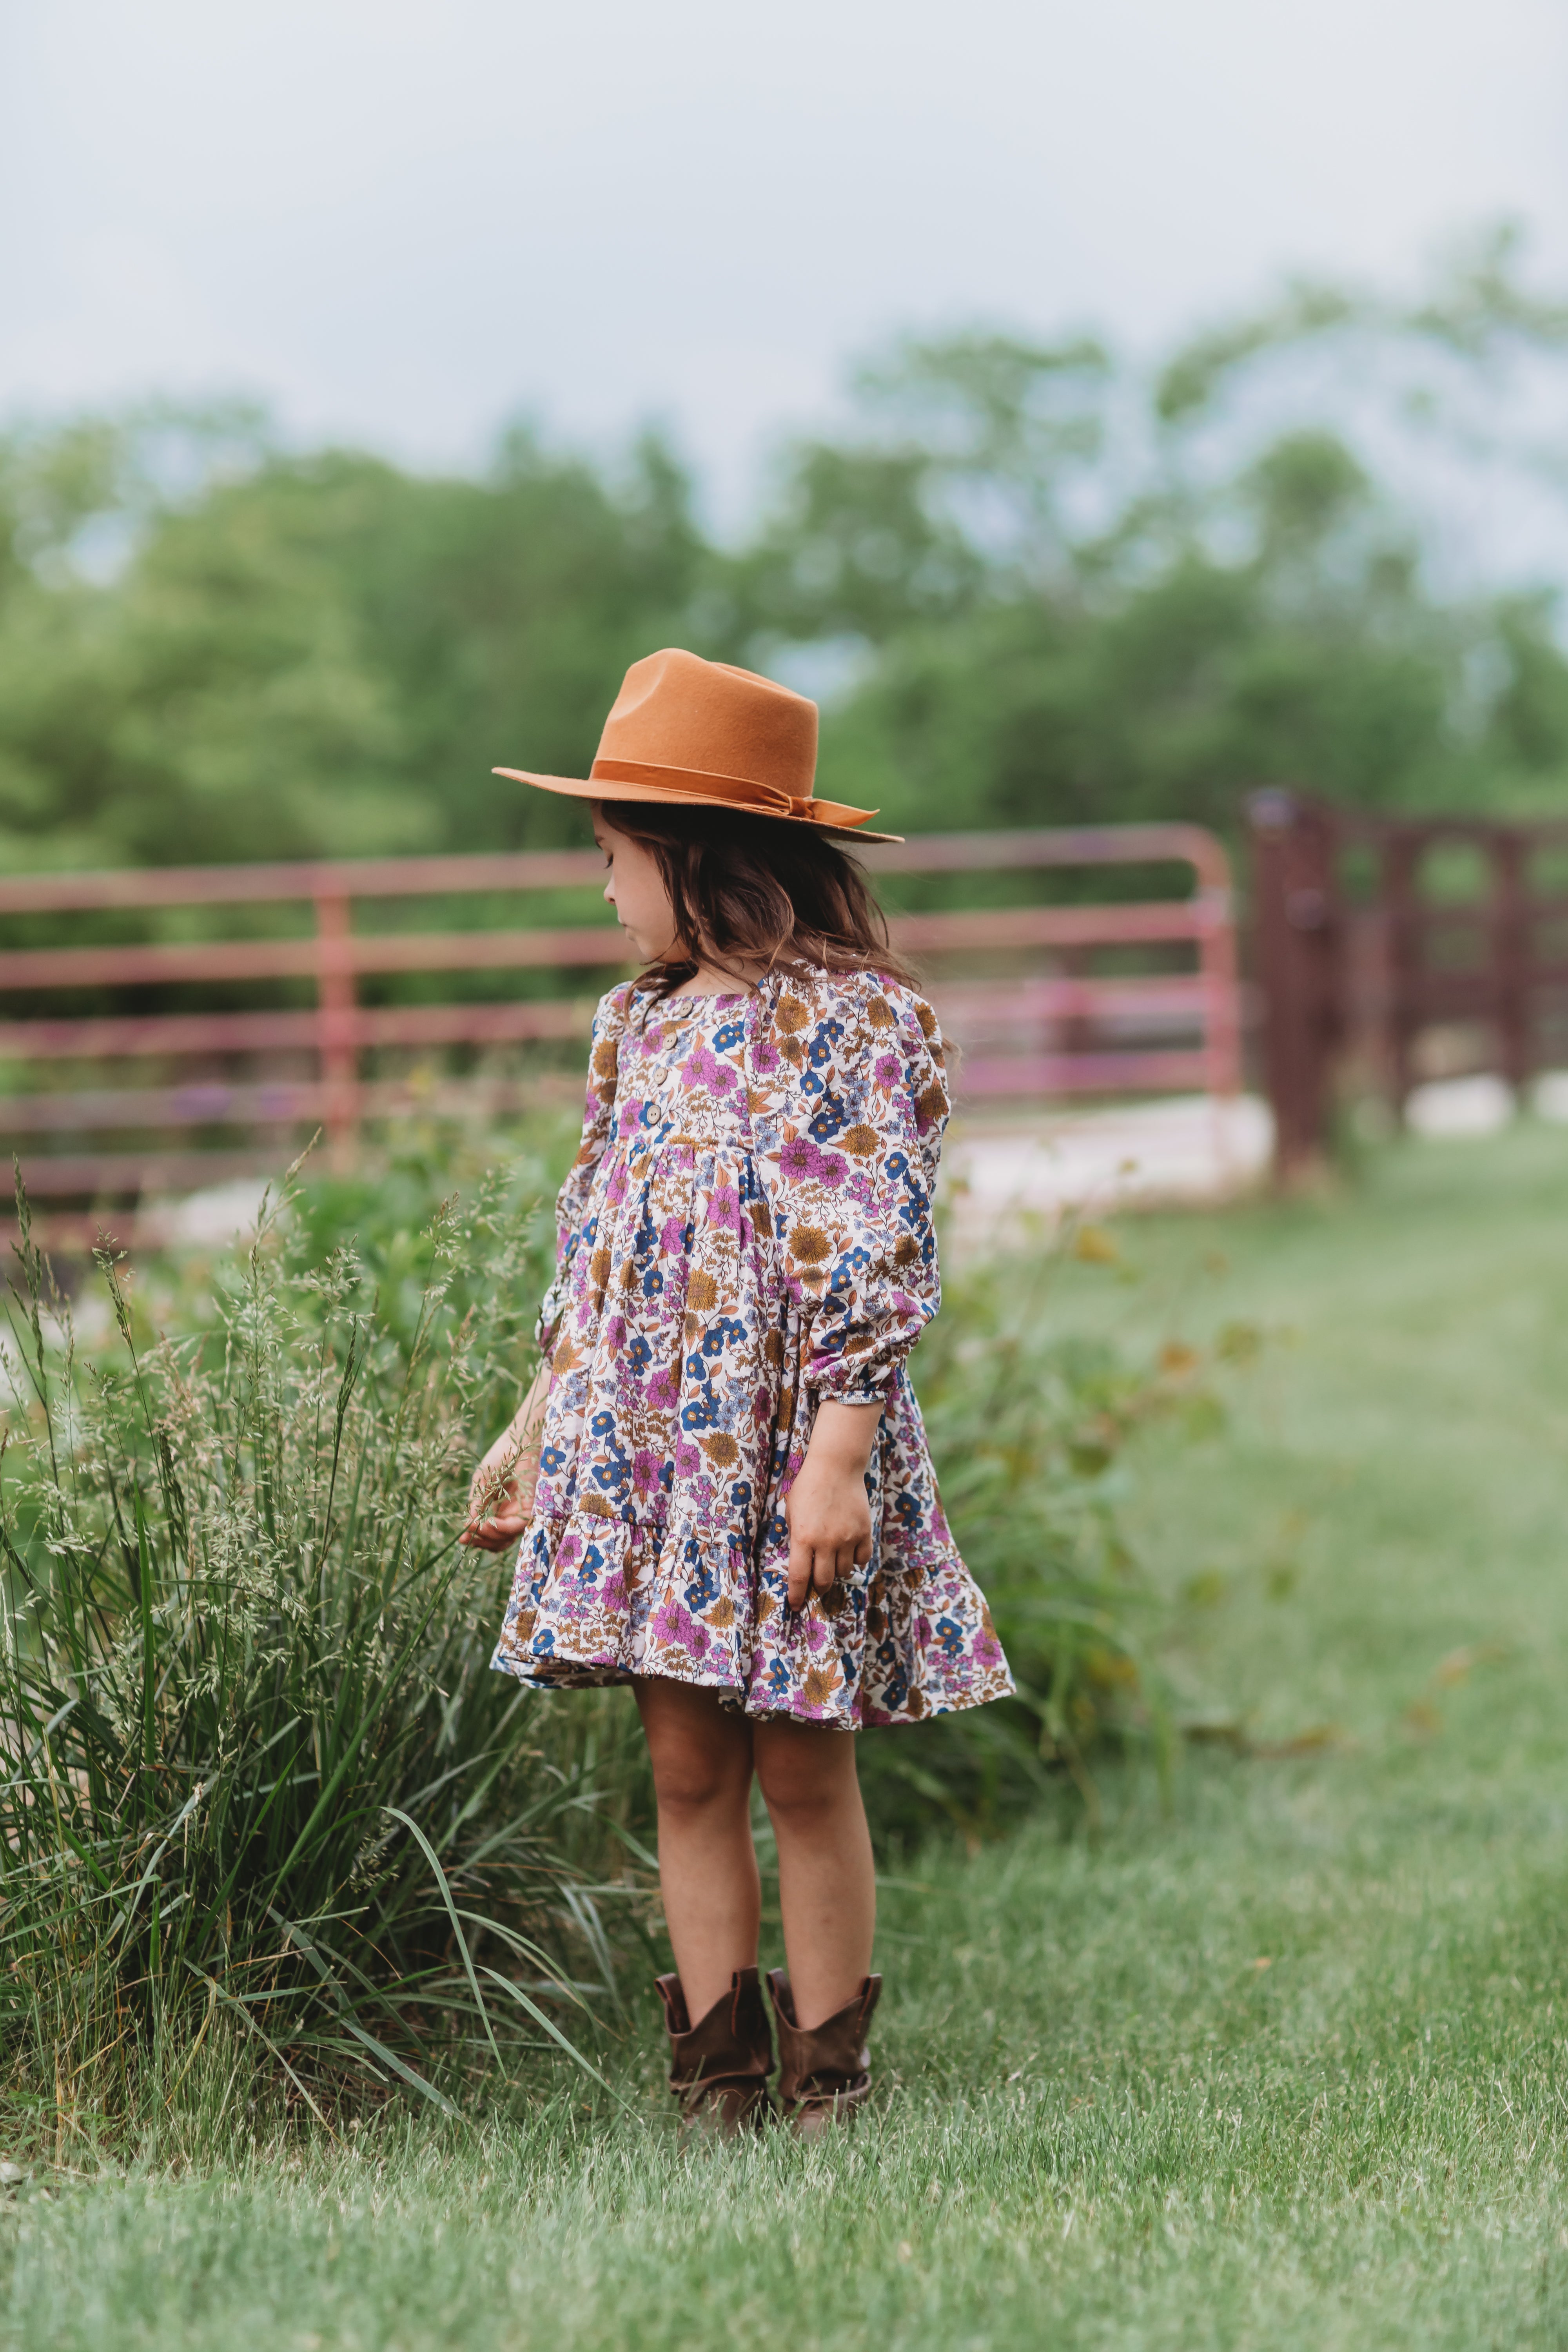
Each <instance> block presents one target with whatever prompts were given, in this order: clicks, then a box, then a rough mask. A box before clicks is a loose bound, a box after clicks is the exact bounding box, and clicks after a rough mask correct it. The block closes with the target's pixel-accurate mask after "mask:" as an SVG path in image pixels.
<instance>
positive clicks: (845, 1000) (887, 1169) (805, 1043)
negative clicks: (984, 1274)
mask: <svg viewBox="0 0 1568 2352" xmlns="http://www.w3.org/2000/svg"><path fill="white" fill-rule="evenodd" d="M814 980H815V984H814V985H806V986H801V985H798V984H794V985H792V986H791V987H789V988H787V989H786V990H785V992H784V993H783V994H782V995H781V997H780V999H779V1003H778V1006H777V1010H776V1013H775V1023H774V1039H775V1043H776V1045H777V1048H778V1051H779V1052H780V1054H781V1055H782V1056H783V1057H784V1061H785V1062H786V1063H787V1064H788V1065H789V1066H790V1067H791V1070H792V1073H793V1083H792V1084H791V1085H790V1086H789V1087H788V1097H789V1099H788V1100H787V1101H786V1103H785V1104H784V1118H782V1120H781V1122H780V1124H779V1128H778V1131H777V1139H776V1145H775V1148H774V1149H773V1150H772V1151H770V1152H769V1153H767V1154H766V1155H765V1158H764V1160H763V1174H764V1181H765V1184H766V1189H767V1191H768V1193H769V1205H770V1211H771V1215H772V1222H773V1232H774V1234H775V1236H776V1240H777V1244H778V1245H779V1247H780V1250H781V1253H782V1256H783V1263H784V1277H785V1281H786V1283H787V1286H788V1287H789V1290H790V1292H791V1294H792V1296H793V1297H795V1299H796V1300H797V1301H798V1302H799V1305H800V1307H801V1310H802V1319H803V1325H804V1327H805V1328H804V1336H805V1362H804V1382H805V1388H806V1390H807V1391H809V1392H813V1393H815V1394H816V1396H817V1397H818V1398H819V1399H821V1398H824V1397H830V1398H834V1399H837V1401H838V1402H843V1403H846V1404H858V1403H875V1402H878V1401H879V1400H880V1399H881V1398H882V1397H883V1396H884V1395H885V1393H886V1391H887V1390H888V1389H889V1385H890V1383H891V1382H892V1381H894V1380H895V1379H896V1378H897V1376H898V1374H899V1373H900V1370H901V1369H902V1367H903V1364H904V1362H905V1360H906V1359H907V1358H908V1356H909V1354H910V1349H912V1348H913V1347H914V1345H915V1342H916V1340H917V1339H919V1338H920V1335H921V1332H922V1331H923V1330H924V1328H925V1327H926V1325H927V1324H928V1323H929V1322H930V1321H931V1318H932V1317H933V1316H934V1315H935V1314H936V1311H937V1308H938V1307H939V1306H940V1304H941V1298H942V1291H941V1281H940V1276H939V1274H938V1268H937V1251H936V1234H935V1231H934V1228H933V1226H932V1222H931V1206H932V1196H933V1193H934V1192H935V1189H936V1175H937V1167H938V1162H939V1160H940V1156H941V1150H942V1130H943V1129H944V1128H945V1126H946V1124H947V1117H948V1091H947V1082H946V1077H945V1074H944V1067H943V1065H944V1060H945V1055H944V1052H943V1047H942V1034H941V1031H940V1029H939V1027H938V1024H937V1018H936V1015H935V1013H933V1012H932V1011H931V1007H930V1005H929V1004H926V1003H923V1002H922V1000H921V998H920V997H918V996H917V995H916V994H915V993H914V992H913V991H912V990H910V989H908V988H905V987H902V986H900V984H899V983H897V982H890V981H884V980H882V979H880V978H879V977H878V976H877V975H876V974H874V973H863V972H856V973H849V974H837V975H828V974H826V973H824V974H820V975H815V976H814Z"/></svg>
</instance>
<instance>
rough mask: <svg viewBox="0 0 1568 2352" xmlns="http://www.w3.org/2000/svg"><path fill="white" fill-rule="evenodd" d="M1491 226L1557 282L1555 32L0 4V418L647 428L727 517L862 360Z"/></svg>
mask: <svg viewBox="0 0 1568 2352" xmlns="http://www.w3.org/2000/svg"><path fill="white" fill-rule="evenodd" d="M1502 214H1510V215H1518V216H1521V217H1522V218H1523V219H1524V220H1526V221H1527V222H1528V223H1529V224H1530V225H1531V227H1532V229H1533V231H1534V243H1533V247H1532V252H1533V257H1534V259H1533V266H1534V268H1536V270H1537V271H1539V272H1540V273H1541V274H1542V275H1543V276H1550V275H1552V274H1555V275H1556V277H1557V278H1559V279H1560V280H1561V281H1564V282H1568V5H1565V0H1087V5H1086V0H792V4H791V5H788V6H787V7H781V6H777V5H773V6H770V7H767V8H765V9H764V8H762V7H759V6H755V5H747V0H658V5H654V0H555V5H552V6H550V7H548V8H546V7H544V6H542V5H537V0H441V5H438V6H437V5H407V0H266V5H260V0H251V5H237V0H137V5H134V6H132V5H127V0H46V5H34V6H27V5H26V0H8V5H0V223H3V226H0V237H3V238H4V243H3V245H0V413H5V412H15V411H16V410H18V409H21V408H27V409H31V410H35V411H36V410H37V409H39V408H44V409H50V410H53V409H58V408H61V407H64V406H68V405H77V404H84V403H92V402H100V401H104V400H110V399H119V398H121V397H123V396H125V395H127V394H137V393H140V392H144V391H148V390H152V389H159V390H168V391H177V392H182V393H185V392H194V391H212V390H234V389H244V390H251V391H257V392H259V393H260V394H263V395H265V396H266V397H268V399H269V400H271V401H272V402H273V403H274V404H276V406H277V408H278V409H279V413H280V415H282V417H283V418H284V420H285V422H286V424H287V425H288V426H289V428H290V429H291V430H293V431H296V432H298V433H300V434H302V435H309V436H317V435H321V434H332V435H337V436H353V437H355V438H359V439H363V440H366V441H369V442H371V443H373V444H374V445H377V446H382V447H384V448H386V449H388V450H390V451H392V452H394V453H396V454H398V455H401V456H403V457H405V458H412V459H415V460H418V461H422V462H458V463H471V462H474V461H476V460H478V459H479V457H482V455H483V452H484V450H485V447H486V446H487V444H488V441H489V437H490V436H491V435H492V433H493V432H494V429H495V427H496V425H497V424H498V423H499V422H500V420H501V419H502V418H503V417H505V416H507V415H510V414H512V413H515V412H516V411H517V410H519V409H520V408H521V409H530V410H532V411H533V412H535V413H536V414H537V415H540V416H541V417H542V419H543V420H544V421H545V423H546V424H547V425H549V426H550V427H551V428H552V430H553V431H554V432H556V433H558V434H559V435H561V436H564V437H570V438H576V439H585V440H589V441H592V442H595V443H597V444H603V443H605V441H607V440H609V439H610V438H612V437H614V436H617V435H619V434H620V433H622V432H623V431H624V430H626V428H627V427H628V426H630V425H634V424H635V423H636V422H637V421H638V420H640V419H642V418H645V417H647V416H650V415H651V416H657V417H659V418H662V419H664V420H665V421H667V422H668V424H669V425H672V426H673V428H674V429H675V431H676V434H677V436H678V437H679V442H680V444H681V446H682V447H683V448H684V450H685V452H686V453H687V455H688V457H689V458H690V459H691V460H692V461H693V462H694V463H695V464H696V465H697V466H698V467H699V469H700V471H701V472H702V473H703V475H704V476H705V478H707V479H708V480H709V481H710V483H711V484H713V485H715V486H716V495H717V497H718V499H719V502H720V505H721V508H723V507H726V506H727V507H730V508H731V509H733V508H734V507H735V506H736V504H737V502H738V501H739V500H740V499H742V496H743V494H744V488H745V486H746V485H747V483H748V482H749V481H750V480H751V479H752V477H753V471H754V467H755V464H756V460H757V457H758V454H759V452H760V451H761V450H762V449H763V448H764V447H765V446H767V444H768V443H769V441H770V440H771V439H772V438H773V436H776V434H777V433H778V432H779V430H780V429H781V428H783V427H785V426H787V425H790V424H793V423H796V422H800V421H805V420H808V419H810V418H811V417H812V416H813V415H820V414H821V413H822V411H823V410H824V408H825V407H826V404H828V403H829V401H830V400H831V397H832V394H833V390H834V386H835V384H836V383H837V381H838V379H839V377H840V373H841V370H842V366H843V362H844V361H845V358H846V356H847V354H850V353H852V352H856V351H858V350H864V349H865V348H866V347H867V346H868V345H870V344H874V343H875V342H876V341H879V339H880V338H882V337H883V336H884V335H885V334H886V333H887V332H888V331H890V330H892V329H895V328H898V327H901V326H908V325H920V326H931V325H938V324H944V323H952V322H954V321H971V320H976V319H987V320H1003V321H1006V322H1011V323H1016V324H1018V325H1021V326H1024V327H1026V328H1030V329H1050V328H1054V327H1059V326H1062V325H1066V324H1079V323H1085V322H1088V323H1094V324H1098V325H1102V326H1104V327H1107V328H1109V329H1110V331H1111V332H1112V333H1113V334H1114V335H1116V336H1117V337H1119V338H1121V340H1123V341H1127V342H1129V343H1131V345H1133V346H1134V347H1136V348H1140V349H1148V348H1151V347H1152V346H1154V345H1157V344H1158V343H1159V342H1160V341H1162V340H1163V339H1165V338H1168V337H1169V336H1170V335H1172V334H1173V332H1175V331H1178V330H1179V329H1181V328H1183V327H1184V326H1186V325H1188V324H1191V323H1194V322H1195V321H1197V320H1201V319H1203V318H1204V317H1205V316H1209V315H1212V314H1213V313H1215V311H1222V310H1228V309H1230V308H1232V307H1234V306H1236V305H1237V304H1238V303H1241V302H1245V301H1246V300H1247V299H1249V298H1251V297H1254V296H1256V295H1258V294H1259V293H1260V292H1262V291H1264V290H1265V289H1267V288H1268V285H1269V284H1270V282H1271V281H1272V279H1273V278H1275V277H1276V276H1277V275H1278V273H1279V272H1280V271H1281V270H1282V269H1284V268H1303V267H1304V268H1313V269H1317V270H1331V271H1342V272H1349V273H1352V274H1359V275H1362V276H1374V275H1375V276H1381V277H1384V278H1386V277H1390V276H1394V277H1405V278H1408V277H1409V276H1410V275H1411V274H1412V273H1413V272H1414V271H1415V268H1416V267H1417V265H1418V264H1419V262H1420V260H1421V258H1422V257H1423V255H1424V254H1426V253H1427V252H1429V251H1430V249H1431V248H1432V247H1433V246H1434V245H1435V244H1436V243H1438V242H1440V241H1441V240H1442V239H1443V237H1444V236H1447V235H1450V234H1451V233H1453V232H1454V231H1456V230H1457V229H1461V228H1463V227H1465V226H1469V225H1472V224H1474V223H1476V222H1477V221H1479V220H1482V219H1488V218H1495V217H1497V216H1498V215H1502Z"/></svg>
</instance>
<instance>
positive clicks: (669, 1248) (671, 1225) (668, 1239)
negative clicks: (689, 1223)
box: [658, 1217, 686, 1257]
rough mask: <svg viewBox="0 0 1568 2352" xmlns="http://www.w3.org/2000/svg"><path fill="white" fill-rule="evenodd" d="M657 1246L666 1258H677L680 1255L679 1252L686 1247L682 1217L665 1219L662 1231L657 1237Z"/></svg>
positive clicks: (684, 1223)
mask: <svg viewBox="0 0 1568 2352" xmlns="http://www.w3.org/2000/svg"><path fill="white" fill-rule="evenodd" d="M658 1245H659V1248H660V1249H661V1250H662V1251H663V1253H664V1255H665V1256H666V1257H679V1255H681V1252H682V1251H683V1250H684V1249H685V1247H686V1220H685V1218H684V1217H667V1218H666V1219H665V1221H664V1229H663V1231H662V1232H661V1233H660V1234H659V1237H658Z"/></svg>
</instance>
